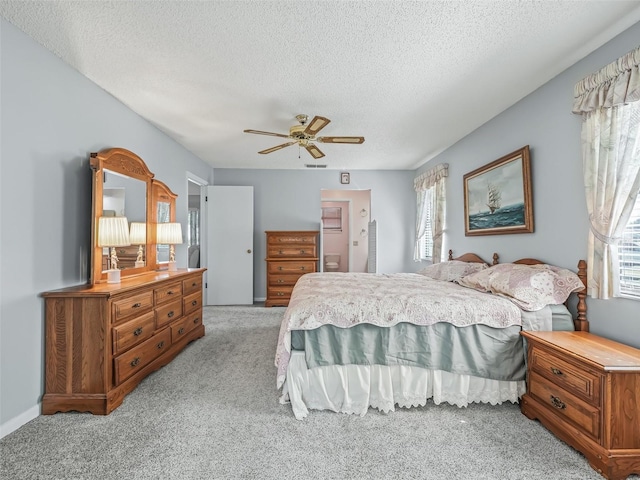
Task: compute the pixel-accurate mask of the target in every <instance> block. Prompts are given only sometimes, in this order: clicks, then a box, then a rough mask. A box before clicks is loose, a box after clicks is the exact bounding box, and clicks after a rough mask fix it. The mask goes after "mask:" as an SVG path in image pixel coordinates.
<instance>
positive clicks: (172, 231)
mask: <svg viewBox="0 0 640 480" xmlns="http://www.w3.org/2000/svg"><path fill="white" fill-rule="evenodd" d="M156 242H157V243H158V244H160V245H176V244H178V243H182V225H180V224H179V223H159V224H158V232H157V238H156Z"/></svg>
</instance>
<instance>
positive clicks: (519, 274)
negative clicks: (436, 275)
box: [458, 263, 584, 312]
mask: <svg viewBox="0 0 640 480" xmlns="http://www.w3.org/2000/svg"><path fill="white" fill-rule="evenodd" d="M458 283H459V284H460V285H462V286H465V287H469V288H474V289H476V290H480V291H481V292H491V293H494V294H496V295H500V296H503V297H506V298H508V299H509V300H511V301H512V302H513V303H515V304H516V305H518V306H519V307H520V308H521V309H522V310H527V311H529V312H534V311H536V310H540V309H542V308H544V307H545V306H546V305H559V304H561V303H564V302H565V301H566V300H567V298H569V295H570V294H571V293H572V292H577V291H579V290H582V289H583V288H584V284H583V283H582V280H580V278H579V277H578V276H577V275H576V274H575V273H573V272H572V271H570V270H567V269H564V268H560V267H555V266H552V265H546V264H541V265H520V264H515V263H503V264H500V265H495V266H493V267H491V268H488V269H486V270H482V271H480V272H476V273H473V274H471V275H466V276H464V277H462V278H461V279H459V280H458Z"/></svg>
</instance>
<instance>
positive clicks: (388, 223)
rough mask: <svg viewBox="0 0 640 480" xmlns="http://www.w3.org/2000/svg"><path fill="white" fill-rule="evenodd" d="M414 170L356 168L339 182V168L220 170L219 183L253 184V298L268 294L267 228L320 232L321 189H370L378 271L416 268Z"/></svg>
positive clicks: (217, 176) (217, 170)
mask: <svg viewBox="0 0 640 480" xmlns="http://www.w3.org/2000/svg"><path fill="white" fill-rule="evenodd" d="M413 177H414V173H413V172H411V171H407V170H402V171H398V170H384V171H371V170H355V171H352V172H351V183H350V184H349V185H342V184H340V173H339V172H338V171H336V170H246V169H244V170H243V169H216V170H215V184H216V185H250V186H253V187H254V224H255V229H254V239H253V245H254V252H255V253H254V257H253V258H254V290H253V291H254V296H255V297H256V298H264V297H265V296H266V265H265V261H264V259H265V256H266V248H265V235H264V232H265V230H318V229H319V226H320V213H321V207H320V190H321V189H332V190H340V189H345V190H368V189H371V219H372V220H377V221H378V271H379V272H381V273H391V272H406V271H412V270H413V269H414V268H415V267H414V265H413V261H412V259H413V236H414V228H415V227H414V222H415V211H416V207H415V203H416V202H415V193H414V191H413Z"/></svg>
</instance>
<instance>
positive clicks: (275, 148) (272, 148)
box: [258, 142, 298, 153]
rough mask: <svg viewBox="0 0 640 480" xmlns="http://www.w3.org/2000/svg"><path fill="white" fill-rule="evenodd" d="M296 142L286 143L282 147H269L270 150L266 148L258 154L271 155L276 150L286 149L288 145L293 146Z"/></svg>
mask: <svg viewBox="0 0 640 480" xmlns="http://www.w3.org/2000/svg"><path fill="white" fill-rule="evenodd" d="M296 143H298V142H287V143H283V144H282V145H278V146H276V147H271V148H267V149H266V150H262V151H260V152H258V153H271V152H275V151H276V150H280V149H281V148H284V147H288V146H289V145H295V144H296Z"/></svg>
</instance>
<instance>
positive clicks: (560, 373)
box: [551, 367, 562, 375]
mask: <svg viewBox="0 0 640 480" xmlns="http://www.w3.org/2000/svg"><path fill="white" fill-rule="evenodd" d="M551 372H552V373H553V374H554V375H562V370H558V369H557V368H554V367H551Z"/></svg>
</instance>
